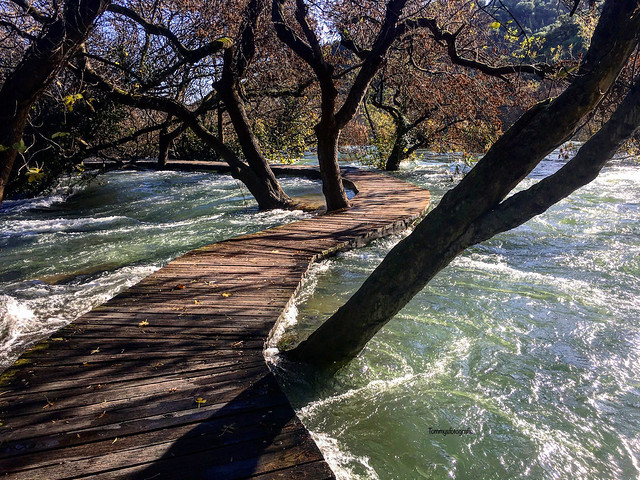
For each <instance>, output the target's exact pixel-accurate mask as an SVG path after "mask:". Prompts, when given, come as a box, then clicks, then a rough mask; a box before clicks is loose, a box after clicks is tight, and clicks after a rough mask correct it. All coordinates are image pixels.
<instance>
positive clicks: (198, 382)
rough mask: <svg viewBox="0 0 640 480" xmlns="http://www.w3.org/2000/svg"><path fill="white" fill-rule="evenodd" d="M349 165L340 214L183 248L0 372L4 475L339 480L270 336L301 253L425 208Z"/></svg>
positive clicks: (407, 188)
mask: <svg viewBox="0 0 640 480" xmlns="http://www.w3.org/2000/svg"><path fill="white" fill-rule="evenodd" d="M297 170H298V173H301V171H302V173H304V171H303V170H304V169H297ZM290 171H291V170H290ZM306 173H307V174H309V175H312V173H309V172H306ZM344 174H345V178H346V179H347V180H349V181H351V182H353V183H355V184H356V185H357V189H358V191H359V193H358V195H357V196H356V197H355V198H354V200H353V208H351V209H349V210H348V211H346V212H340V213H334V214H329V215H324V216H318V217H315V218H311V219H307V220H302V221H297V222H294V223H290V224H288V225H284V226H280V227H276V228H271V229H269V230H265V231H262V232H259V233H256V234H252V235H245V236H242V237H237V238H234V239H231V240H227V241H224V242H220V243H216V244H213V245H209V246H206V247H203V248H199V249H197V250H194V251H192V252H189V253H187V254H186V255H183V256H182V257H180V258H177V259H176V260H174V261H172V262H170V263H169V264H168V265H167V266H166V267H164V268H162V269H161V270H158V271H157V272H155V273H154V274H153V275H151V276H149V277H147V278H146V279H144V280H143V281H141V282H140V283H138V284H137V285H135V286H133V287H132V288H130V289H128V290H126V291H125V292H123V293H121V294H120V295H118V296H116V297H115V298H113V299H112V300H110V301H108V302H107V303H105V304H104V305H102V306H100V307H98V308H96V309H94V310H93V311H91V312H89V313H87V314H85V315H83V316H81V317H80V318H78V319H77V320H76V321H75V322H73V323H72V324H71V325H69V326H68V327H65V328H63V329H62V330H60V331H59V332H57V333H56V334H54V335H53V336H52V337H51V338H50V339H49V340H48V341H46V342H43V343H42V344H39V345H37V346H36V347H34V348H32V349H31V350H30V351H28V352H26V353H25V354H24V355H22V357H20V359H19V360H18V361H17V362H16V364H15V365H14V366H13V367H12V368H10V369H9V370H7V371H6V372H5V373H4V374H3V376H2V379H1V380H0V422H2V426H1V427H0V474H4V475H5V476H6V477H7V478H12V479H29V480H34V479H47V480H50V479H62V478H65V479H71V478H92V479H114V478H131V479H201V478H202V479H239V478H254V479H262V480H267V479H327V478H334V477H333V473H332V472H331V470H330V469H329V467H328V465H327V464H326V463H325V461H324V458H323V456H322V454H321V453H320V451H319V449H318V447H317V446H316V445H315V443H314V442H313V440H312V439H311V437H310V435H309V433H308V431H307V430H306V429H305V428H304V426H303V425H302V424H301V422H300V421H299V420H298V418H297V417H296V416H295V413H294V411H293V409H292V407H291V405H290V404H289V402H288V400H287V398H286V397H285V396H284V394H283V393H282V391H281V390H280V387H279V386H278V384H277V382H276V380H275V378H274V376H273V375H272V374H271V372H270V371H269V368H268V367H267V365H266V363H265V360H264V357H263V347H264V342H265V339H266V338H267V336H268V335H269V332H270V331H271V329H272V327H273V326H274V324H275V322H276V321H277V320H278V319H279V317H280V316H281V315H282V314H283V312H284V311H285V309H286V308H287V306H288V304H289V302H290V301H291V299H292V297H293V295H294V294H295V292H296V290H297V288H298V286H299V285H300V282H301V280H302V278H303V276H304V274H305V272H306V271H307V268H308V267H309V265H310V263H311V262H313V261H314V260H317V259H319V258H321V257H324V256H327V255H329V254H331V253H333V252H335V251H337V250H338V249H344V248H349V247H353V246H359V245H363V244H365V243H367V242H368V241H370V240H372V239H374V238H377V237H380V236H383V235H386V234H389V233H392V232H395V231H400V230H402V229H404V228H405V227H406V226H407V225H408V224H409V223H410V222H411V221H413V220H414V219H416V218H417V217H418V216H420V215H421V214H422V213H423V212H424V211H425V209H426V208H427V205H428V203H429V193H428V192H427V191H426V190H422V189H420V188H418V187H415V186H412V185H410V184H407V183H405V182H402V181H400V180H397V179H394V178H391V177H388V176H384V175H381V174H378V173H373V172H366V171H359V170H356V169H349V170H346V171H345V172H344Z"/></svg>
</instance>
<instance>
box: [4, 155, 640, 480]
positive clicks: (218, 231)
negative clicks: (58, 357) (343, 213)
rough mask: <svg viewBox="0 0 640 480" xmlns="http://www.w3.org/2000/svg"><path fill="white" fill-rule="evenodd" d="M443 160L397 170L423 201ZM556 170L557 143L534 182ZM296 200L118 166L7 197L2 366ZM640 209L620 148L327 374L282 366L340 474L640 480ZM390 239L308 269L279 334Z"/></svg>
mask: <svg viewBox="0 0 640 480" xmlns="http://www.w3.org/2000/svg"><path fill="white" fill-rule="evenodd" d="M449 165H450V164H449V163H448V162H446V161H445V162H443V160H442V159H439V158H435V157H433V158H432V157H426V158H424V159H423V160H421V161H417V162H411V163H408V164H407V165H406V166H405V169H404V170H403V171H401V172H399V173H398V174H397V175H398V176H399V177H401V178H404V179H406V180H408V181H412V182H415V183H417V184H419V185H423V186H425V187H427V188H429V189H430V190H431V191H432V194H433V202H437V201H438V198H439V197H440V196H441V195H442V193H443V192H444V191H446V189H447V188H449V187H450V186H451V185H453V182H454V181H455V178H454V176H453V175H452V174H450V173H449V172H450V170H451V169H450V168H449ZM560 165H561V163H560V162H558V161H555V159H554V157H551V158H550V159H549V160H547V161H545V162H543V164H542V165H541V166H540V167H539V168H538V169H537V170H536V171H535V172H534V174H533V175H532V176H531V177H530V179H529V180H528V182H529V183H532V182H534V181H535V180H536V179H537V178H540V177H541V176H544V175H547V174H548V173H550V172H552V171H554V170H555V169H557V168H558V167H559V166H560ZM285 188H286V189H288V191H289V192H290V193H293V194H302V193H307V192H312V191H317V189H318V186H317V184H314V183H313V182H310V181H307V180H299V179H298V180H296V179H288V180H286V181H285ZM245 195H246V193H245ZM304 215H305V214H299V213H291V212H276V213H259V212H257V210H256V209H255V206H254V204H253V203H252V202H250V201H249V200H245V199H244V198H243V194H242V193H241V191H240V190H239V188H238V185H237V183H236V182H235V181H233V180H231V179H230V178H229V177H224V176H217V175H210V174H193V173H189V174H177V173H148V172H147V173H138V172H135V173H131V172H129V173H125V172H121V173H112V174H109V175H107V176H105V177H102V182H101V183H100V184H94V185H92V186H90V187H87V188H85V189H82V190H81V191H79V192H78V193H77V194H76V195H74V196H73V197H71V198H70V199H69V200H66V201H63V200H62V198H60V197H56V196H53V197H47V198H41V199H36V200H31V201H22V202H6V203H5V204H4V205H3V207H2V210H0V248H1V249H2V251H1V252H0V256H1V258H2V264H1V265H0V315H1V316H2V322H1V323H0V355H1V356H0V367H2V366H5V367H6V366H7V365H8V364H9V363H10V362H11V361H12V360H13V359H14V358H15V356H16V355H17V354H18V353H19V352H20V351H21V350H23V349H24V348H25V345H27V344H29V343H30V342H33V341H35V340H37V339H40V338H43V337H46V336H47V335H48V334H49V333H50V332H52V331H53V330H55V329H56V328H58V327H60V326H62V325H64V324H66V323H68V322H69V321H70V320H72V319H73V318H74V317H75V316H77V315H79V314H80V313H82V312H84V311H86V310H88V309H90V308H91V307H93V306H94V305H96V304H99V303H101V302H102V301H104V300H105V299H107V298H109V297H110V296H112V295H114V294H115V293H117V292H118V291H120V290H122V289H123V288H125V287H126V286H128V285H131V284H133V283H135V282H136V281H138V280H139V279H140V278H142V277H144V276H145V275H147V274H149V273H150V272H152V271H153V270H154V269H156V268H159V267H160V266H161V265H162V264H164V263H166V262H167V261H168V260H169V259H171V258H173V257H175V256H177V255H178V254H180V253H182V252H185V251H187V250H190V249H192V248H195V247H197V246H200V245H204V244H208V243H211V242H214V241H217V240H220V239H222V238H228V237H230V236H235V235H238V234H241V233H246V232H249V231H256V230H259V229H262V228H265V227H267V226H270V225H273V224H276V223H283V222H286V221H290V220H291V219H294V218H299V217H300V216H304ZM639 220H640V167H637V166H635V165H634V164H631V163H624V162H619V163H617V164H614V165H612V166H611V167H609V168H607V169H606V170H605V171H604V172H603V174H602V175H601V176H600V177H599V178H598V179H597V180H596V181H595V182H593V183H592V184H591V185H589V186H588V187H586V188H584V189H583V190H581V191H579V192H577V193H575V194H574V195H572V196H571V197H569V198H568V199H567V200H565V201H563V202H562V203H560V204H559V205H557V206H555V207H553V208H552V209H551V210H549V211H548V212H547V213H545V214H544V215H543V216H541V217H538V218H536V219H534V220H532V221H530V222H528V223H527V224H526V225H524V226H522V227H520V228H518V229H516V230H513V231H511V232H507V233H505V234H502V235H500V236H498V237H495V238H493V239H491V240H490V241H488V242H485V243H484V244H482V245H480V246H477V247H474V248H471V249H469V250H468V251H467V252H466V253H465V254H463V255H462V256H461V257H459V258H458V259H457V260H456V261H454V263H453V264H452V265H451V266H449V267H448V268H446V269H445V270H444V271H443V272H441V273H440V274H439V275H438V276H436V278H435V279H434V280H433V281H432V282H431V283H430V284H429V286H428V287H427V288H426V289H425V290H424V291H423V292H421V293H420V294H419V295H418V296H416V297H415V299H414V300H413V301H412V302H411V303H410V304H409V305H408V306H407V307H406V308H405V309H404V310H403V311H402V312H400V314H399V315H398V316H397V317H396V318H395V319H394V320H393V321H392V322H390V323H389V324H388V325H387V326H386V327H385V328H384V329H383V330H382V331H381V332H380V333H379V334H378V335H377V336H376V337H375V338H374V339H373V340H372V341H371V342H370V343H369V345H368V347H367V348H366V350H365V351H364V352H363V354H362V355H361V356H360V357H359V358H358V359H357V360H355V361H354V362H352V363H351V364H350V365H348V366H347V367H345V368H343V369H342V370H341V371H339V372H338V374H337V375H336V376H334V377H326V376H320V375H319V374H317V373H307V374H305V375H300V369H298V368H296V370H295V371H294V372H292V371H290V370H288V369H287V367H286V365H281V366H280V368H278V369H277V370H278V371H279V372H280V375H281V380H282V382H283V384H284V385H285V388H286V390H287V393H288V395H289V396H290V398H291V400H292V402H293V403H294V405H295V406H296V408H297V409H298V413H299V415H300V417H301V418H302V420H303V421H304V422H305V424H306V425H307V426H308V428H309V429H310V430H311V431H312V432H313V434H314V436H315V438H316V440H317V442H318V443H319V444H320V445H321V447H322V449H323V452H324V453H325V456H326V457H327V459H328V460H329V462H330V464H331V465H332V467H333V468H334V470H335V471H336V473H337V474H338V475H339V477H340V478H342V479H376V478H379V479H403V480H404V479H406V480H412V479H418V478H433V479H445V478H447V479H449V478H456V479H485V478H486V479H513V478H526V479H598V480H599V479H632V478H639V475H640V453H639V452H640V315H639V313H640V224H639ZM397 241H398V238H391V239H384V240H381V241H377V242H375V243H374V244H372V245H370V246H369V247H366V248H363V249H359V250H357V251H351V252H347V253H344V254H341V255H339V256H338V257H336V258H334V259H331V260H328V261H324V262H322V263H320V264H318V265H316V266H314V267H313V269H312V274H311V275H310V276H309V277H308V280H307V281H306V283H305V285H304V287H303V288H302V289H301V292H300V294H299V296H298V298H297V301H296V303H295V306H294V308H292V309H291V311H290V312H289V313H288V318H289V320H291V321H292V322H294V321H295V322H297V325H296V326H295V327H293V330H294V331H295V332H296V333H297V334H299V335H301V336H304V335H306V333H307V332H308V331H310V330H311V329H312V328H313V327H314V326H315V325H317V323H318V322H319V321H321V319H322V318H324V317H325V316H326V315H328V314H330V313H331V312H332V311H333V310H335V309H336V308H337V307H338V306H339V305H340V304H341V303H342V302H344V301H345V300H346V299H347V298H348V296H349V294H350V293H351V292H353V291H354V290H355V289H356V288H357V287H358V285H360V283H361V282H362V281H363V280H364V279H365V277H366V275H367V274H368V273H369V272H370V271H371V270H372V269H373V268H374V267H375V266H376V265H377V264H378V263H379V262H380V261H381V259H382V258H383V256H384V255H385V253H386V252H387V251H388V250H389V249H390V248H391V247H392V246H393V244H394V243H395V242H397ZM449 428H452V429H457V430H464V431H465V432H464V433H463V434H447V435H444V434H443V432H442V431H443V430H447V429H449ZM457 433H460V432H457Z"/></svg>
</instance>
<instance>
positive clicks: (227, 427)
mask: <svg viewBox="0 0 640 480" xmlns="http://www.w3.org/2000/svg"><path fill="white" fill-rule="evenodd" d="M236 430H237V429H236V424H235V423H232V424H230V425H223V426H222V433H220V435H218V436H219V437H221V436H223V435H224V434H225V433H233V432H235V431H236Z"/></svg>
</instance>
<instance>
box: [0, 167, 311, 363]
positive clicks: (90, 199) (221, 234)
mask: <svg viewBox="0 0 640 480" xmlns="http://www.w3.org/2000/svg"><path fill="white" fill-rule="evenodd" d="M282 183H283V187H284V188H285V190H286V191H287V192H288V193H289V194H291V195H307V194H314V193H318V192H320V186H319V184H318V183H317V182H314V181H311V180H306V179H302V178H288V177H285V178H283V179H282ZM307 216H309V214H306V213H302V212H299V211H297V212H290V211H282V210H281V211H275V212H259V211H258V209H257V207H256V203H255V201H253V199H252V198H251V196H250V194H249V193H248V192H247V191H246V190H245V189H244V188H243V187H241V186H240V184H239V183H238V182H237V181H236V180H234V179H232V178H231V177H230V176H226V175H216V174H211V173H174V172H144V173H143V172H113V173H109V174H107V175H101V176H99V177H98V179H97V181H95V182H93V183H91V184H89V185H88V186H85V187H84V188H81V189H79V191H78V192H77V193H75V194H74V195H72V196H71V197H69V198H64V197H63V196H62V195H52V196H49V197H43V198H37V199H33V200H26V201H6V202H3V204H2V209H0V258H1V259H2V261H1V263H0V318H1V320H0V371H2V370H3V369H4V368H6V367H8V366H9V365H10V364H11V363H12V362H13V361H14V360H15V358H16V357H17V355H19V354H20V353H21V352H22V351H23V350H24V349H25V348H26V347H27V346H28V345H30V344H32V343H33V342H34V341H37V340H41V339H43V338H46V337H47V336H48V335H50V334H51V333H52V332H54V331H55V330H57V329H59V328H60V327H62V326H64V325H66V324H68V323H69V322H70V321H72V320H73V319H74V318H76V317H78V316H79V315H81V314H82V313H84V312H86V311H88V310H90V309H91V308H93V307H95V306H97V305H99V304H101V303H103V302H105V301H106V300H108V299H109V298H111V297H113V296H114V295H116V294H117V293H119V292H120V291H122V290H124V289H125V288H127V287H129V286H131V285H133V284H135V283H137V282H138V281H140V280H141V279H142V278H144V277H146V276H147V275H149V274H151V273H152V272H153V271H154V270H157V269H158V268H160V267H161V266H163V265H164V264H166V263H167V262H168V261H169V260H171V259H173V258H175V257H177V256H178V255H180V254H182V253H185V252H187V251H189V250H192V249H194V248H197V247H200V246H203V245H208V244H210V243H213V242H217V241H220V240H223V239H226V238H231V237H235V236H237V235H241V234H244V233H251V232H256V231H259V230H262V229H264V228H268V227H271V226H274V225H278V224H281V223H286V222H290V221H292V220H295V219H298V218H304V217H307Z"/></svg>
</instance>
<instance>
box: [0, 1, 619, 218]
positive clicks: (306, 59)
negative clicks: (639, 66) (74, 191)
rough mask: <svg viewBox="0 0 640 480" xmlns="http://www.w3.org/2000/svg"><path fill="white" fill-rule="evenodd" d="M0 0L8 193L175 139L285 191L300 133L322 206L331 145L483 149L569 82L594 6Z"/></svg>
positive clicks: (339, 194)
mask: <svg viewBox="0 0 640 480" xmlns="http://www.w3.org/2000/svg"><path fill="white" fill-rule="evenodd" d="M2 3H3V9H2V17H3V18H2V22H0V29H1V30H2V34H3V42H2V47H3V48H2V58H1V63H0V75H1V76H0V78H1V79H2V82H3V90H2V92H3V93H2V95H1V96H0V98H2V99H3V102H4V103H3V104H2V109H1V112H2V116H3V118H7V119H11V122H7V123H6V125H5V127H6V129H7V132H5V133H3V135H4V136H3V137H2V139H0V144H1V145H2V146H3V151H2V152H0V154H1V155H2V159H1V163H2V166H3V170H2V171H3V174H2V175H3V176H2V179H1V180H0V183H1V184H2V188H3V190H4V189H5V185H6V192H4V196H5V197H7V196H8V197H12V196H16V195H19V196H25V195H33V194H37V193H40V192H42V191H44V190H46V189H47V188H50V187H51V186H52V185H54V184H55V183H56V181H57V178H58V177H59V176H60V175H61V174H63V173H69V172H74V173H78V172H79V171H80V170H82V166H81V162H82V160H83V159H85V158H92V157H100V158H106V159H112V160H130V159H136V158H149V157H152V158H157V159H158V162H159V164H160V165H162V164H164V163H166V161H167V159H168V158H169V157H173V158H180V159H200V160H202V159H215V160H222V161H226V162H228V163H229V164H230V165H231V166H232V168H233V171H234V176H236V178H238V179H240V180H241V181H242V182H244V183H245V184H246V185H247V187H248V189H249V190H250V191H251V193H252V194H253V195H254V196H255V197H256V199H257V200H258V203H259V204H260V206H261V208H265V209H268V208H273V207H290V206H292V204H291V201H290V199H288V198H287V197H286V195H285V194H284V192H283V191H282V189H281V188H280V187H279V185H278V183H277V180H276V179H275V177H274V176H273V174H272V172H271V171H270V168H269V166H268V163H269V162H280V161H283V162H291V161H294V160H295V159H296V158H298V157H299V156H300V155H301V154H302V153H303V152H304V151H305V150H308V149H316V150H317V152H318V156H319V163H320V166H321V170H322V173H323V180H324V188H325V195H326V196H327V202H328V207H329V209H330V210H331V209H339V208H343V207H345V206H347V204H348V201H347V200H346V197H345V195H344V191H343V190H344V189H343V187H342V184H341V181H340V175H339V171H338V167H337V165H338V164H337V158H338V152H339V151H340V149H341V148H344V147H354V146H355V147H357V148H355V149H354V148H350V149H349V152H350V155H352V156H354V157H355V159H356V160H358V161H360V162H362V163H367V164H373V165H376V166H378V167H380V168H386V169H388V170H396V169H398V168H399V165H400V163H401V162H402V161H403V160H405V159H407V158H410V157H411V155H412V154H414V152H415V151H417V150H418V149H423V148H428V149H432V150H437V151H457V152H464V154H465V158H468V159H475V158H478V157H479V156H481V155H482V154H483V153H484V152H485V151H486V150H487V149H488V148H489V147H490V146H491V145H492V144H493V143H494V142H495V141H496V139H497V138H498V137H499V135H500V133H501V132H502V131H503V129H504V127H505V126H508V125H510V124H511V123H513V122H514V121H515V119H516V118H518V116H519V115H520V114H521V113H522V112H523V111H524V110H525V109H526V108H528V107H530V106H531V105H532V104H533V103H535V102H536V101H538V100H540V99H542V98H544V97H545V96H547V95H548V94H550V93H551V94H553V93H556V92H559V91H561V90H562V89H563V88H564V87H565V86H566V84H567V83H568V81H569V80H570V79H571V71H572V69H574V68H575V67H576V65H577V62H578V60H579V58H580V56H581V55H582V54H583V52H584V51H585V48H586V45H588V38H589V36H590V33H591V30H592V29H593V25H594V22H595V19H597V16H598V9H597V8H595V7H594V8H591V9H589V8H579V9H577V11H576V12H575V13H574V15H569V13H570V7H571V5H564V4H561V3H557V2H546V1H543V0H538V1H537V2H532V3H526V2H519V1H515V0H513V1H509V2H488V3H487V4H484V3H480V4H478V3H476V2H451V1H441V2H408V1H405V0H403V1H399V2H382V1H381V2H368V3H367V5H360V4H357V2H356V3H352V2H334V3H331V4H329V3H326V4H323V5H322V6H315V5H311V4H305V3H304V2H300V1H297V2H282V1H281V2H268V1H266V0H253V1H246V2H235V3H234V4H233V5H227V6H225V8H224V9H222V10H223V13H221V12H222V10H221V9H220V8H219V6H217V5H213V4H211V5H210V4H208V3H203V2H193V1H190V2H187V1H184V0H168V1H162V2H158V1H141V2H110V1H103V2H94V1H89V0H83V1H79V0H75V1H72V2H66V3H64V5H63V6H62V7H59V6H58V4H57V3H56V2H47V1H38V2H31V3H29V2H24V1H14V0H5V1H3V2H2ZM534 4H535V15H533V14H532V12H534V10H532V8H533V6H534ZM75 11H78V12H80V13H81V15H84V17H82V19H81V23H77V24H76V23H74V22H78V21H79V17H73V12H75ZM65 15H67V16H66V17H65ZM67 30H69V31H73V35H71V34H69V32H67ZM74 35H75V36H74ZM560 39H562V40H560ZM47 52H49V53H47ZM47 55H49V57H51V58H49V57H47ZM45 57H46V58H45ZM30 71H34V72H36V71H37V72H39V73H38V74H37V75H31V77H30V78H29V82H31V83H29V82H26V81H24V78H26V77H27V76H29V73H28V72H30ZM38 75H40V76H38ZM17 85H20V88H18V87H17ZM618 96H619V95H618ZM20 112H21V113H20ZM371 146H373V147H374V148H371Z"/></svg>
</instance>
